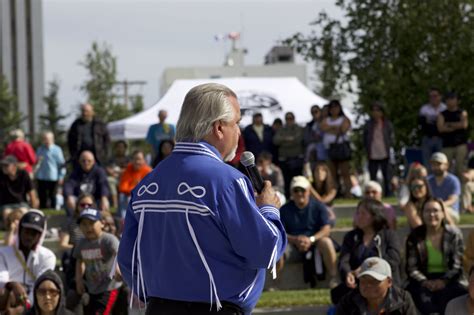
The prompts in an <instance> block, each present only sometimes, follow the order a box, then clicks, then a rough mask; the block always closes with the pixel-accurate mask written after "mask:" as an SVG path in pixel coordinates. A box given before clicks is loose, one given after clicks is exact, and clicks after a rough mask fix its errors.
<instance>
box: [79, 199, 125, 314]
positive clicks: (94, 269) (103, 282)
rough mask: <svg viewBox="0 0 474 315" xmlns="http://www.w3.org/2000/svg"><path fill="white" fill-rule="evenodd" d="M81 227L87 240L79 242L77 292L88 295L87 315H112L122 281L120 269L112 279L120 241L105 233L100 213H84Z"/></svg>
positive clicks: (93, 210) (81, 217)
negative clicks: (111, 271)
mask: <svg viewBox="0 0 474 315" xmlns="http://www.w3.org/2000/svg"><path fill="white" fill-rule="evenodd" d="M78 223H79V227H80V229H81V231H82V233H83V234H84V236H85V238H83V239H81V240H80V241H79V242H78V244H77V246H76V247H75V249H74V254H73V256H74V258H76V291H77V293H78V294H79V295H81V296H82V295H84V294H85V293H86V292H87V294H88V295H89V303H88V304H87V305H86V306H85V308H84V314H104V315H107V314H111V310H112V309H113V306H114V304H115V302H116V301H117V296H118V288H119V287H120V286H121V283H120V282H119V281H118V280H116V279H119V278H120V272H119V271H118V269H116V274H115V278H114V279H111V278H110V277H109V274H110V270H112V268H114V263H115V257H116V255H117V251H118V246H119V240H118V239H117V237H115V236H114V235H112V234H110V233H107V232H104V231H103V228H104V222H103V218H102V215H101V212H100V211H98V210H96V209H92V208H89V209H85V210H84V211H82V213H81V214H80V216H79V219H78Z"/></svg>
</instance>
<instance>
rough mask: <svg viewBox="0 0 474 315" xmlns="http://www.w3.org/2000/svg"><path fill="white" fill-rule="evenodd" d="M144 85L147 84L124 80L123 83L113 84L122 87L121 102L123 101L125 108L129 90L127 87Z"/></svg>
mask: <svg viewBox="0 0 474 315" xmlns="http://www.w3.org/2000/svg"><path fill="white" fill-rule="evenodd" d="M146 83H147V82H146V81H128V80H127V79H125V80H123V81H116V82H115V83H114V84H115V85H120V86H122V87H123V101H124V105H125V107H126V108H128V99H129V95H128V88H129V86H132V85H139V86H143V85H145V84H146Z"/></svg>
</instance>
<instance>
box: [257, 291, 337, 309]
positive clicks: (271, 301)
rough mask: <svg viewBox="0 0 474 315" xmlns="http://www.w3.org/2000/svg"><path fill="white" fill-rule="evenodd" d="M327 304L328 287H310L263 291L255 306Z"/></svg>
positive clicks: (328, 301)
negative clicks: (305, 288) (307, 288)
mask: <svg viewBox="0 0 474 315" xmlns="http://www.w3.org/2000/svg"><path fill="white" fill-rule="evenodd" d="M329 304H331V298H330V295H329V289H311V290H289V291H267V292H263V294H262V296H261V298H260V300H259V301H258V304H257V307H260V308H270V307H288V306H310V305H329Z"/></svg>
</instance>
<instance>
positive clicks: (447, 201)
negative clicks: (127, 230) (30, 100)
mask: <svg viewBox="0 0 474 315" xmlns="http://www.w3.org/2000/svg"><path fill="white" fill-rule="evenodd" d="M310 114H311V117H312V119H311V121H310V122H308V123H307V124H306V126H300V125H298V124H297V123H296V117H295V114H294V113H292V112H287V113H285V115H284V122H283V121H282V120H280V119H277V120H275V121H274V122H273V124H272V125H271V126H270V125H266V124H265V123H264V117H263V115H262V114H261V113H255V114H254V115H253V120H252V123H251V124H250V125H248V126H245V127H243V126H241V127H242V128H241V135H240V138H239V141H238V149H237V154H236V157H235V158H234V159H233V160H232V161H230V162H229V164H231V165H233V166H235V167H236V168H238V169H240V170H242V171H243V168H242V167H241V166H240V164H239V157H240V154H239V153H242V152H243V151H245V150H247V151H250V152H252V153H253V154H254V155H255V157H256V161H257V167H258V170H259V172H260V174H261V176H262V177H263V178H264V179H265V180H269V181H270V182H271V183H272V185H273V188H274V189H275V191H276V192H277V194H278V197H279V200H280V202H281V204H282V205H283V206H282V207H281V209H280V213H281V221H282V223H283V225H284V227H285V231H286V234H287V239H288V246H287V250H286V252H285V255H284V256H283V257H282V259H280V260H279V261H278V264H277V270H278V272H281V271H282V270H283V268H284V266H285V264H288V263H291V262H293V261H298V262H302V263H303V275H304V279H305V282H307V283H309V284H310V286H311V287H314V286H315V285H316V283H317V281H319V279H322V278H325V277H326V278H327V279H328V280H329V281H328V282H327V284H328V286H329V287H330V289H331V298H332V301H333V303H334V304H335V305H337V309H336V313H337V314H363V313H364V311H368V312H369V313H371V314H372V313H373V314H379V313H380V311H382V310H385V311H389V312H387V313H388V314H415V312H416V309H418V311H420V312H421V313H422V314H435V313H438V314H442V313H443V312H444V311H445V309H446V307H447V305H448V303H449V302H450V301H451V300H452V302H451V303H450V304H449V306H448V307H447V311H446V314H464V313H461V312H460V310H462V311H464V308H466V307H468V310H471V312H469V314H470V313H472V310H473V309H474V281H470V279H471V275H472V274H473V270H474V267H473V266H474V233H471V235H470V236H469V238H468V240H467V242H466V243H465V244H464V241H463V238H462V234H461V232H460V230H459V228H458V227H457V224H458V223H459V220H460V214H461V213H462V212H468V213H471V212H474V207H473V204H472V195H473V194H474V159H473V158H472V157H470V156H469V150H468V146H467V141H468V116H467V112H466V111H465V110H463V109H461V108H460V107H459V98H458V96H457V95H456V94H454V93H448V94H447V95H446V96H445V103H443V101H442V95H441V92H440V90H438V89H436V88H432V89H431V90H430V91H429V102H428V103H427V104H425V105H423V106H422V107H421V109H420V112H419V126H420V135H421V139H420V140H421V151H422V152H423V154H422V155H423V158H422V159H420V160H419V161H416V162H414V163H412V164H410V165H409V167H408V169H407V172H406V174H403V176H402V175H400V174H399V176H398V177H399V180H394V179H395V175H396V174H395V173H394V169H395V167H394V165H391V162H390V161H391V155H392V154H393V146H394V141H395V140H394V126H393V125H392V123H391V122H390V117H388V115H386V113H385V106H384V104H383V103H381V102H378V101H376V102H373V104H371V106H370V112H369V115H370V119H369V120H368V121H367V122H366V123H365V124H364V129H363V144H364V149H365V152H366V160H367V169H368V174H369V177H370V181H366V182H362V181H361V180H360V178H361V177H360V176H359V174H357V173H356V171H355V170H354V169H352V168H351V159H352V149H351V140H350V139H351V138H350V134H351V124H352V122H351V121H350V119H349V118H348V117H347V116H346V115H345V113H344V111H343V107H342V105H341V103H340V102H339V101H338V100H332V101H330V102H329V104H327V105H326V106H323V107H319V106H317V105H314V106H312V107H311V108H310ZM158 119H159V122H158V123H157V124H155V125H152V126H151V127H150V128H149V130H148V133H147V135H146V139H145V140H146V142H147V143H148V144H149V146H150V150H149V151H150V152H151V158H150V155H149V154H147V153H148V152H145V151H143V150H140V149H138V148H130V147H129V146H130V145H129V143H128V142H127V141H124V140H120V141H116V142H111V140H110V137H109V135H108V131H107V128H106V125H105V124H104V123H103V122H102V121H101V120H100V119H99V118H98V117H96V115H95V113H94V108H93V106H92V105H91V104H84V105H82V106H81V115H80V117H79V118H77V119H76V120H75V121H74V122H73V124H72V125H71V127H70V129H69V131H68V136H67V149H68V152H63V149H62V148H61V147H60V146H58V145H57V144H55V139H54V134H53V133H52V132H49V131H46V132H44V133H43V134H42V144H41V145H40V146H39V147H37V148H36V150H35V149H34V148H33V147H32V146H31V144H30V143H29V142H28V141H27V140H26V139H25V135H24V133H23V132H22V130H19V129H18V130H14V131H13V132H11V134H10V135H11V141H10V142H9V143H8V144H7V146H6V148H5V150H4V152H3V155H2V156H3V158H2V159H1V162H0V164H1V166H2V172H0V191H1V192H2V193H1V194H0V210H1V219H2V223H3V227H4V229H5V230H6V233H5V240H4V241H5V245H6V246H5V247H4V248H1V249H0V258H1V259H0V287H2V289H0V310H10V312H13V313H11V314H21V312H22V311H24V310H25V308H28V309H29V312H30V313H28V314H49V313H48V311H47V310H45V309H47V308H48V307H51V303H49V302H48V303H46V302H45V301H46V300H47V301H51V300H53V301H54V303H53V304H54V305H55V306H54V309H55V310H56V314H66V311H65V309H66V308H67V309H68V310H70V311H72V312H75V313H84V314H92V313H94V314H95V313H96V312H100V313H101V314H122V313H123V312H126V306H124V305H123V303H121V301H127V300H128V299H127V298H126V297H128V298H129V299H132V301H133V304H134V305H135V306H137V305H140V304H141V302H140V301H139V300H138V299H136V298H135V299H134V298H133V296H131V293H130V292H129V290H128V289H127V288H126V287H125V285H124V284H123V283H122V282H121V273H120V270H119V269H118V268H116V266H115V257H116V255H117V250H118V244H119V239H120V236H121V232H122V224H123V220H124V217H125V213H126V210H127V207H128V203H129V200H130V197H131V193H132V191H133V189H134V188H135V187H136V186H137V184H138V183H139V182H140V181H141V180H142V179H143V178H144V177H145V176H146V175H147V174H148V173H150V172H151V171H152V169H153V167H155V166H156V165H158V164H159V163H161V162H162V161H163V160H164V159H166V158H167V157H168V156H169V155H170V154H171V153H172V152H173V149H174V146H175V134H176V128H175V126H174V125H173V124H170V123H168V122H167V121H166V120H167V112H166V111H165V110H160V111H159V113H158ZM109 149H111V150H110V151H111V152H109ZM66 170H67V171H66ZM393 195H397V196H398V199H399V205H398V206H399V208H400V210H401V212H400V213H403V214H404V215H405V216H406V218H407V222H408V225H409V227H410V233H409V234H408V235H407V236H406V239H403V240H402V239H399V235H398V234H397V233H396V230H397V211H396V209H395V208H394V207H393V206H392V205H390V204H386V203H383V202H382V197H383V196H393ZM340 197H346V198H349V197H352V198H353V197H357V198H360V199H361V200H360V202H359V203H358V205H357V207H356V209H355V211H354V215H353V230H351V231H350V232H348V233H347V234H346V235H345V236H344V239H343V242H342V244H337V243H336V242H335V241H334V240H333V239H332V238H331V229H332V228H333V227H334V225H335V224H336V221H337V218H336V215H335V212H334V209H333V207H334V201H335V200H336V198H340ZM50 208H52V209H60V210H63V211H64V215H65V216H66V217H67V221H66V222H67V224H66V225H65V226H64V227H62V228H61V230H60V232H59V247H60V249H61V250H62V252H63V253H64V254H63V255H62V257H57V258H58V259H60V260H61V268H62V271H63V273H64V274H65V275H66V276H65V277H64V278H63V279H64V280H65V281H64V284H63V281H62V280H61V278H60V277H58V275H57V274H55V273H54V272H52V271H48V270H54V269H55V267H56V257H55V254H54V253H53V252H51V251H50V250H48V249H47V248H45V247H44V246H43V245H42V244H43V240H44V237H45V235H46V234H47V232H48V231H47V225H46V217H45V216H44V214H43V213H42V212H41V211H39V210H34V209H50ZM32 209H33V210H32ZM112 210H115V211H112ZM112 212H113V213H112ZM402 243H405V251H404V253H403V251H402V250H401V248H402ZM403 255H404V258H403V257H402V256H403ZM374 257H376V258H374ZM9 262H11V263H9ZM403 262H404V264H405V265H403ZM111 270H113V271H114V273H112V275H113V277H109V274H110V271H111ZM466 276H467V277H466ZM472 278H473V279H474V276H472ZM467 279H469V282H468V281H466V280H467ZM468 286H469V294H471V295H470V296H472V298H470V297H469V296H468V297H467V298H466V297H463V298H464V300H462V301H465V300H466V299H467V301H468V303H467V304H466V303H464V304H462V303H460V302H459V301H460V300H459V298H458V299H456V298H457V297H459V296H462V295H463V294H467V293H468V291H467V288H468ZM470 287H472V288H470ZM405 290H406V291H405ZM407 292H409V293H410V294H409V293H407ZM28 303H33V305H32V307H30V305H29V304H28ZM114 305H115V307H114ZM466 305H467V306H466ZM15 310H17V313H14V312H15ZM356 310H359V312H358V311H356ZM392 310H394V312H392ZM400 310H403V311H400ZM396 312H398V313H396ZM465 312H466V314H467V312H468V311H467V309H466V311H465Z"/></svg>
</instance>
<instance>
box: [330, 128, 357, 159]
mask: <svg viewBox="0 0 474 315" xmlns="http://www.w3.org/2000/svg"><path fill="white" fill-rule="evenodd" d="M340 135H341V133H340V132H339V133H338V134H337V137H336V141H335V142H334V143H331V144H330V145H329V150H328V155H329V159H330V160H332V161H348V160H350V159H351V158H352V149H351V145H350V143H349V141H346V140H344V141H342V142H341V143H339V136H340Z"/></svg>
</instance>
